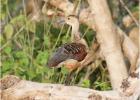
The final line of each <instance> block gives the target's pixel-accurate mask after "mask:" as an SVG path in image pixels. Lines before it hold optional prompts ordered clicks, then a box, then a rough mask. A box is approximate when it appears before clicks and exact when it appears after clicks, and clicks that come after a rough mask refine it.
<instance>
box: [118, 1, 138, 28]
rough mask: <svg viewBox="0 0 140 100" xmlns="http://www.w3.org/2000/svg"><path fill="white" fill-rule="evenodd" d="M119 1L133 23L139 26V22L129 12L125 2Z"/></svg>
mask: <svg viewBox="0 0 140 100" xmlns="http://www.w3.org/2000/svg"><path fill="white" fill-rule="evenodd" d="M120 3H121V4H122V5H123V7H124V8H125V9H126V11H127V12H128V14H129V15H130V17H131V18H132V19H133V21H134V22H135V24H136V25H137V26H138V27H139V22H138V21H137V20H136V19H135V17H134V16H133V14H132V13H131V11H130V10H129V9H128V7H127V6H126V4H125V3H124V2H123V0H120Z"/></svg>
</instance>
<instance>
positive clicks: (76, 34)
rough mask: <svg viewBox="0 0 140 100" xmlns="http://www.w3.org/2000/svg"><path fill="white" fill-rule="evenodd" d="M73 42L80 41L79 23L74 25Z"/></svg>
mask: <svg viewBox="0 0 140 100" xmlns="http://www.w3.org/2000/svg"><path fill="white" fill-rule="evenodd" d="M71 35H72V41H75V40H79V39H80V33H79V22H77V23H75V24H73V25H72V34H71Z"/></svg>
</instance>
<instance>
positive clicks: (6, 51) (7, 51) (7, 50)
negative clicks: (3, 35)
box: [4, 47, 12, 54]
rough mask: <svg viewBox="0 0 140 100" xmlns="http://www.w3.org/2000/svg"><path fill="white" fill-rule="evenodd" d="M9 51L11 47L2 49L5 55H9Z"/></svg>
mask: <svg viewBox="0 0 140 100" xmlns="http://www.w3.org/2000/svg"><path fill="white" fill-rule="evenodd" d="M11 51H12V48H11V47H5V48H4V52H5V53H6V54H10V53H11Z"/></svg>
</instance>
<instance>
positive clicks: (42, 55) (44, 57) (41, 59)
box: [36, 51, 48, 65]
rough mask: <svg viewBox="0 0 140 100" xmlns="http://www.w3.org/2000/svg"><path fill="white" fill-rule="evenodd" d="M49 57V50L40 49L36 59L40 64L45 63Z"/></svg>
mask: <svg viewBox="0 0 140 100" xmlns="http://www.w3.org/2000/svg"><path fill="white" fill-rule="evenodd" d="M47 59H48V52H47V51H43V52H42V51H39V54H38V55H37V58H36V61H37V63H38V64H40V65H45V64H46V62H47Z"/></svg>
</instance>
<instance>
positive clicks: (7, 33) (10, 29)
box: [4, 24, 14, 40]
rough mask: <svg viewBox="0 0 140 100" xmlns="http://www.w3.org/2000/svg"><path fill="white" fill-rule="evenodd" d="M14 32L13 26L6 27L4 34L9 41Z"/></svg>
mask: <svg viewBox="0 0 140 100" xmlns="http://www.w3.org/2000/svg"><path fill="white" fill-rule="evenodd" d="M13 32H14V29H13V26H12V25H11V24H7V25H6V26H5V27H4V34H5V37H6V39H7V40H8V39H10V38H11V37H12V35H13Z"/></svg>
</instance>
